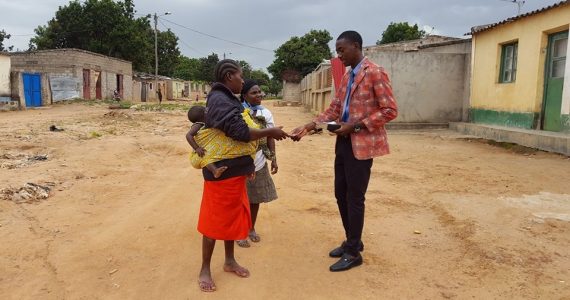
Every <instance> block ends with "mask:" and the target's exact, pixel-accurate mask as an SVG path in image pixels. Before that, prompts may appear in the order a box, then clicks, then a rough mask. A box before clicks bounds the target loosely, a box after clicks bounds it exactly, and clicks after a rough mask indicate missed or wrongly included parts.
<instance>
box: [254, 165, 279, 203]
mask: <svg viewBox="0 0 570 300" xmlns="http://www.w3.org/2000/svg"><path fill="white" fill-rule="evenodd" d="M247 197H248V198H249V203H252V204H258V203H264V202H271V201H273V200H275V199H277V190H275V184H274V183H273V179H271V174H269V167H268V166H267V164H265V166H263V168H262V169H261V170H259V171H257V172H255V179H254V180H252V181H250V180H248V181H247Z"/></svg>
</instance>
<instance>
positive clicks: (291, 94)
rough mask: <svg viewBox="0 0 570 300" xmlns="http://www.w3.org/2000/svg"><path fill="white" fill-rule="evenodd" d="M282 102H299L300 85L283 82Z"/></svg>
mask: <svg viewBox="0 0 570 300" xmlns="http://www.w3.org/2000/svg"><path fill="white" fill-rule="evenodd" d="M283 101H291V102H301V84H300V83H295V82H287V81H283Z"/></svg>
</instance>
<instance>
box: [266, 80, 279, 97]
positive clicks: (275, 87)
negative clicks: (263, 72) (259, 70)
mask: <svg viewBox="0 0 570 300" xmlns="http://www.w3.org/2000/svg"><path fill="white" fill-rule="evenodd" d="M282 89H283V81H281V80H280V79H278V78H275V77H274V78H271V80H270V81H269V84H268V85H267V92H268V93H269V94H271V95H274V96H277V94H279V92H280V91H281V90H282Z"/></svg>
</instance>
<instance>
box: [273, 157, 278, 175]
mask: <svg viewBox="0 0 570 300" xmlns="http://www.w3.org/2000/svg"><path fill="white" fill-rule="evenodd" d="M277 171H279V166H277V160H275V159H274V160H272V161H271V175H275V174H277Z"/></svg>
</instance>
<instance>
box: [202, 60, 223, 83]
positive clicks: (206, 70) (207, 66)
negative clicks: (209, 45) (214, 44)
mask: <svg viewBox="0 0 570 300" xmlns="http://www.w3.org/2000/svg"><path fill="white" fill-rule="evenodd" d="M219 61H220V59H219V58H218V55H217V54H216V53H212V54H210V55H208V56H207V57H202V58H200V74H199V77H198V78H197V79H198V80H201V81H205V82H214V81H216V78H215V75H214V69H215V68H216V64H217V63H218V62H219Z"/></svg>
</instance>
